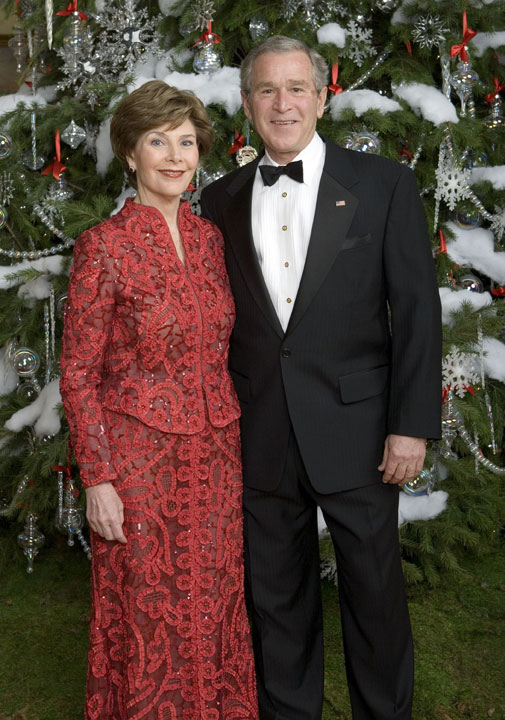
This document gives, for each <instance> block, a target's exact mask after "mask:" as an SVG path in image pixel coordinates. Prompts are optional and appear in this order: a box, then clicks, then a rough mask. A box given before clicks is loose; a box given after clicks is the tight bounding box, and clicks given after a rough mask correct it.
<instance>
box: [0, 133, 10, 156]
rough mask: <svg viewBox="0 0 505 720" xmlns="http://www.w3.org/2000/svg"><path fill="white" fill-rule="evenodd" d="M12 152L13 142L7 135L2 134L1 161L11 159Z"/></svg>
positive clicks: (0, 143)
mask: <svg viewBox="0 0 505 720" xmlns="http://www.w3.org/2000/svg"><path fill="white" fill-rule="evenodd" d="M11 150H12V140H11V139H10V137H9V136H8V135H6V134H5V133H2V132H0V160H4V159H5V158H6V157H9V155H10V154H11Z"/></svg>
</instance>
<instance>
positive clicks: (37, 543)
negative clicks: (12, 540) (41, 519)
mask: <svg viewBox="0 0 505 720" xmlns="http://www.w3.org/2000/svg"><path fill="white" fill-rule="evenodd" d="M37 520H38V518H37V515H35V513H29V515H28V516H27V518H26V524H25V527H24V530H23V532H20V533H19V535H18V545H19V547H21V548H22V549H23V552H24V554H25V556H26V558H27V560H28V567H27V568H26V572H29V573H32V572H33V560H34V558H35V557H36V556H37V555H38V553H39V550H40V548H41V547H42V545H43V544H44V539H45V538H44V535H43V533H41V532H40V530H39V529H38V528H37Z"/></svg>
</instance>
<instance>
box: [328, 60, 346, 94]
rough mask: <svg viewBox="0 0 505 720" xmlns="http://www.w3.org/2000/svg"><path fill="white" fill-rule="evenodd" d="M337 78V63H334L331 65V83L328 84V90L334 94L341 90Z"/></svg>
mask: <svg viewBox="0 0 505 720" xmlns="http://www.w3.org/2000/svg"><path fill="white" fill-rule="evenodd" d="M337 80H338V63H335V64H334V65H332V66H331V85H328V90H329V91H330V92H332V93H335V95H338V94H339V93H341V92H343V90H342V88H341V87H340V85H339V84H338V83H337Z"/></svg>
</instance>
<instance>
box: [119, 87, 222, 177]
mask: <svg viewBox="0 0 505 720" xmlns="http://www.w3.org/2000/svg"><path fill="white" fill-rule="evenodd" d="M185 120H191V122H192V123H193V125H194V126H195V130H196V142H197V145H198V151H199V153H200V155H205V154H206V153H208V152H209V150H210V148H211V145H212V140H213V139H214V130H213V128H212V125H211V124H210V121H209V118H208V117H207V113H206V111H205V107H204V105H203V103H202V101H201V100H199V99H198V98H197V97H196V95H194V94H193V93H192V92H190V91H189V90H178V89H177V88H174V87H172V86H171V85H167V83H165V82H163V81H162V80H150V81H149V82H146V83H145V84H144V85H142V86H141V87H139V88H138V89H137V90H134V91H133V92H132V93H130V95H127V97H125V98H123V100H121V102H120V103H119V105H118V106H117V108H116V110H115V112H114V115H113V116H112V120H111V124H110V141H111V144H112V150H113V152H114V155H115V156H116V157H117V159H118V160H119V162H120V163H121V165H122V167H123V169H124V171H125V172H126V173H127V175H128V179H129V180H130V184H131V185H133V187H135V188H136V187H137V181H136V177H135V175H136V173H129V172H128V160H127V157H128V155H131V153H132V152H133V150H134V149H135V145H136V144H137V141H138V139H139V137H140V136H141V135H142V134H143V133H146V132H149V130H152V129H153V128H156V127H160V126H161V125H167V126H168V127H169V128H170V129H173V128H177V127H179V125H182V123H183V122H184V121H185Z"/></svg>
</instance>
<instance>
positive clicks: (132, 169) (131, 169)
mask: <svg viewBox="0 0 505 720" xmlns="http://www.w3.org/2000/svg"><path fill="white" fill-rule="evenodd" d="M128 170H129V171H130V172H131V173H134V172H135V168H132V167H131V165H130V167H129V168H128Z"/></svg>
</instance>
